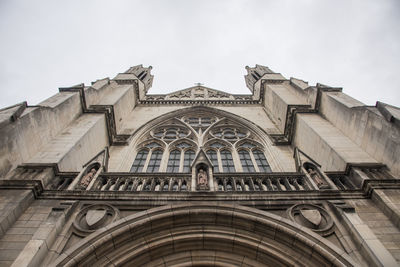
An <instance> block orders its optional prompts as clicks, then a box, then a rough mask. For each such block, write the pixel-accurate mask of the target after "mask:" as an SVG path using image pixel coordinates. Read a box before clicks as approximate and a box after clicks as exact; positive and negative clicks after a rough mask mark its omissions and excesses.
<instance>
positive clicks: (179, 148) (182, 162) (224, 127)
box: [131, 112, 271, 190]
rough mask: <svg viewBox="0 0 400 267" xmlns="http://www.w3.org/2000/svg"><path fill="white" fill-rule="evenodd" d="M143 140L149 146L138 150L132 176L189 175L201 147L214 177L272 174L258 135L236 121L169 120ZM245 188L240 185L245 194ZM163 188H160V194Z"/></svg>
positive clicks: (202, 115) (207, 118)
mask: <svg viewBox="0 0 400 267" xmlns="http://www.w3.org/2000/svg"><path fill="white" fill-rule="evenodd" d="M142 139H144V142H143V143H146V144H145V145H142V148H140V149H138V150H137V151H138V152H137V155H136V158H135V159H134V162H133V164H132V168H131V172H170V173H189V172H191V168H190V166H191V163H192V162H193V160H194V158H195V155H196V153H197V152H198V150H199V148H200V147H202V148H203V149H204V151H205V152H206V154H207V156H208V158H209V160H210V161H211V163H212V164H213V173H221V172H224V173H233V172H249V173H251V172H271V168H270V165H269V163H268V161H267V158H266V156H265V154H264V150H265V147H264V146H263V145H261V142H260V140H259V139H258V137H257V135H255V134H254V133H253V132H252V131H251V130H250V129H249V128H246V127H245V126H243V125H241V124H240V123H238V122H237V121H235V120H233V119H230V118H229V119H228V118H225V117H222V116H216V115H213V114H211V113H206V112H200V113H198V114H197V113H196V114H188V115H186V114H185V115H184V116H180V117H179V116H178V117H175V118H172V119H168V120H167V121H165V122H162V123H160V124H158V125H156V126H155V127H154V128H153V130H150V131H149V133H148V134H147V135H145V136H143V137H142ZM164 153H167V154H166V155H164V156H163V154H164ZM162 159H164V160H162ZM167 186H169V185H167ZM181 186H182V185H181V184H180V185H179V187H181ZM231 186H232V185H231ZM244 186H245V185H244V184H243V185H240V187H242V190H245V189H244V188H243V187H244ZM164 187H165V185H160V190H164ZM173 187H174V185H171V188H173ZM224 187H226V185H224ZM236 187H237V186H236V185H235V186H232V188H234V189H236ZM252 187H253V186H252ZM260 187H261V185H258V188H260ZM238 190H240V189H238Z"/></svg>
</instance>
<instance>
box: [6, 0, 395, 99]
mask: <svg viewBox="0 0 400 267" xmlns="http://www.w3.org/2000/svg"><path fill="white" fill-rule="evenodd" d="M0 36H1V39H0V40H1V41H0V59H1V60H0V107H4V106H9V105H12V104H15V103H18V102H22V101H24V100H27V101H28V104H29V105H35V104H38V103H39V102H40V101H43V100H44V99H46V98H48V97H50V96H51V95H53V94H55V93H57V92H58V87H66V86H72V85H75V84H78V83H81V82H84V83H85V84H90V82H91V81H95V80H97V79H101V78H104V77H111V78H113V77H114V76H115V75H116V74H117V73H118V72H123V71H125V70H127V69H128V68H129V67H130V66H133V65H138V64H144V65H146V66H148V65H152V66H153V70H152V73H153V74H154V75H155V79H154V83H153V88H152V89H151V90H150V91H149V93H168V92H171V91H175V90H179V89H183V88H187V87H190V86H193V85H194V83H197V82H201V83H203V84H204V85H205V86H207V87H211V88H215V89H219V90H223V91H226V92H230V93H249V91H248V89H247V88H246V86H245V83H244V78H243V75H244V74H245V73H246V71H245V66H246V65H249V66H254V65H255V64H261V65H265V66H268V67H270V68H271V69H272V70H273V71H275V72H280V73H282V74H283V75H284V76H285V77H286V78H289V77H296V78H300V79H303V80H305V81H309V82H310V84H315V83H316V82H320V83H323V84H327V85H330V86H337V87H343V91H344V92H345V93H347V94H349V95H350V96H352V97H355V98H357V99H358V100H360V101H362V102H364V103H365V104H367V105H375V102H376V101H377V100H379V101H382V102H385V103H388V104H392V105H397V106H400V73H399V72H400V71H399V70H400V1H398V0H393V1H386V0H381V1H376V0H359V1H351V0H343V1H338V0H333V1H323V0H315V1H312V0H307V1H306V0H304V1H303V0H298V1H294V0H293V1H281V0H279V1H277V0H274V1H266V0H260V1H257V0H248V1H245V0H243V1H239V0H237V1H234V0H230V1H224V0H213V1H207V0H202V1H190V0H170V1H166V0H159V1H157V0H141V1H60V0H49V1H40V0H30V1H11V0H9V1H8V0H1V1H0Z"/></svg>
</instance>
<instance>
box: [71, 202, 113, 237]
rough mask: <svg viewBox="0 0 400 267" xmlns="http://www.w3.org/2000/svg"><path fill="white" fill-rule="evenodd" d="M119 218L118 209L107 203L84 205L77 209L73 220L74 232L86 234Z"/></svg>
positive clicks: (81, 234)
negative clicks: (79, 209)
mask: <svg viewBox="0 0 400 267" xmlns="http://www.w3.org/2000/svg"><path fill="white" fill-rule="evenodd" d="M118 219H119V211H118V210H117V209H116V208H115V207H113V206H111V205H108V204H95V205H90V206H86V207H84V208H82V209H81V211H79V213H78V214H77V215H76V218H75V221H74V228H75V230H76V234H78V235H80V236H86V235H88V234H90V233H92V232H94V231H96V230H97V229H100V228H102V227H104V226H106V225H108V224H110V223H112V222H114V221H116V220H118Z"/></svg>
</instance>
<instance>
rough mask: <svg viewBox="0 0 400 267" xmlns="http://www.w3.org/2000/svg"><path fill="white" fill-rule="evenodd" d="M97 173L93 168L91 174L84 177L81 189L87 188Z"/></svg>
mask: <svg viewBox="0 0 400 267" xmlns="http://www.w3.org/2000/svg"><path fill="white" fill-rule="evenodd" d="M96 172H97V170H96V169H95V168H92V169H91V170H90V172H88V173H87V174H86V175H85V176H83V177H82V179H81V182H80V183H79V186H80V187H81V188H87V187H88V185H89V184H90V182H91V181H92V179H93V177H94V176H95V174H96Z"/></svg>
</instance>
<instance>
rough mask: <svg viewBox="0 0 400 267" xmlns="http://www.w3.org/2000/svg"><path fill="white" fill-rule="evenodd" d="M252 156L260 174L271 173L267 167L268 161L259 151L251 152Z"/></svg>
mask: <svg viewBox="0 0 400 267" xmlns="http://www.w3.org/2000/svg"><path fill="white" fill-rule="evenodd" d="M253 155H254V159H255V161H256V163H257V166H258V169H259V170H260V172H272V171H271V167H270V166H269V164H268V161H267V159H266V158H265V156H264V153H263V152H262V151H261V150H259V149H255V150H253Z"/></svg>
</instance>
